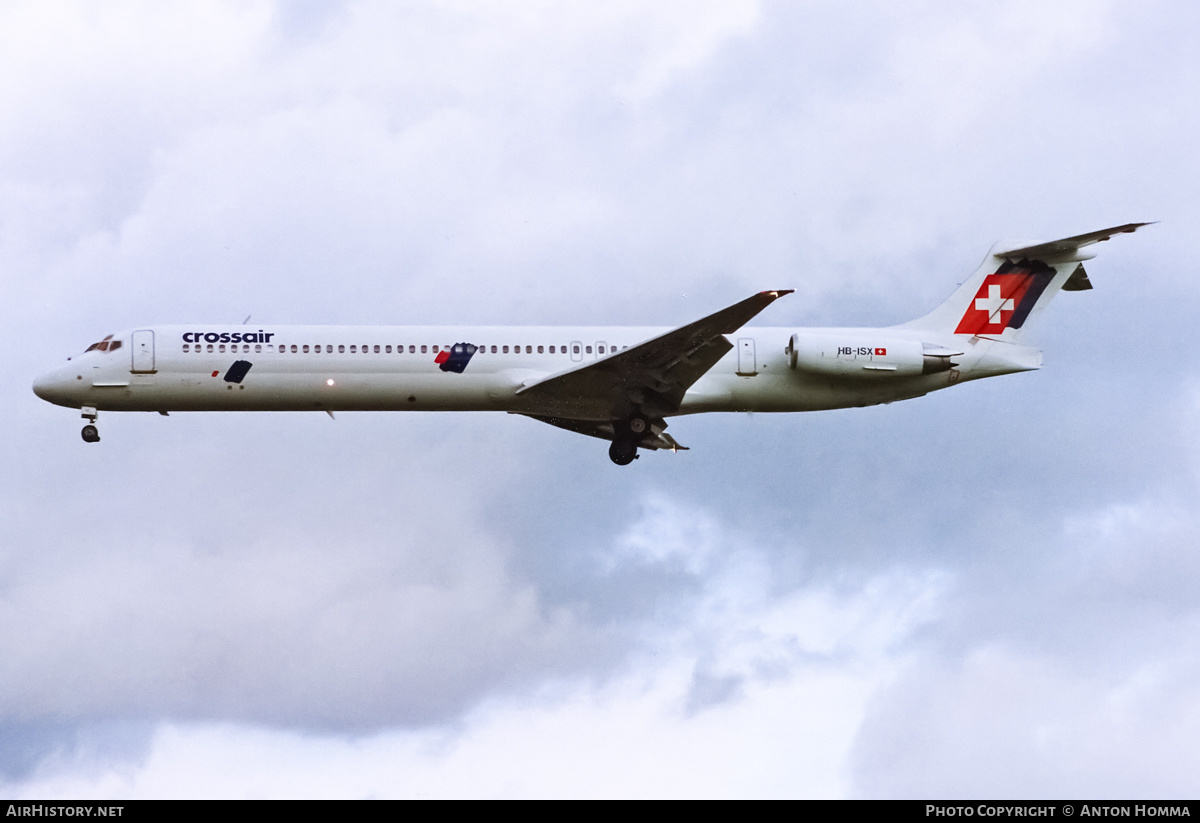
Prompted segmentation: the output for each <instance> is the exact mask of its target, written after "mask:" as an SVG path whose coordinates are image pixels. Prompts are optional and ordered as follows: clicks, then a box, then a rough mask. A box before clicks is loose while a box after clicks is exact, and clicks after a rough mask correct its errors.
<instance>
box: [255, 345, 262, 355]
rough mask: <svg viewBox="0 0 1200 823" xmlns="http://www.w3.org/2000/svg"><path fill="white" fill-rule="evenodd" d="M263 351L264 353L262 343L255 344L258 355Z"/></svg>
mask: <svg viewBox="0 0 1200 823" xmlns="http://www.w3.org/2000/svg"><path fill="white" fill-rule="evenodd" d="M261 351H262V343H255V344H254V353H255V354H258V353H259V352H261Z"/></svg>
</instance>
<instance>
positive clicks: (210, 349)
mask: <svg viewBox="0 0 1200 823" xmlns="http://www.w3.org/2000/svg"><path fill="white" fill-rule="evenodd" d="M208 350H209V352H210V353H211V352H212V343H209V344H208Z"/></svg>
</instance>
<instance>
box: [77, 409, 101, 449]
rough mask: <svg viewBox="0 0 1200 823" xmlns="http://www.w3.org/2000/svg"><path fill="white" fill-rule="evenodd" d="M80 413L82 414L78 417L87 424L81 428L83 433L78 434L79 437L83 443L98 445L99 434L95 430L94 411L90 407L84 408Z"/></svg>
mask: <svg viewBox="0 0 1200 823" xmlns="http://www.w3.org/2000/svg"><path fill="white" fill-rule="evenodd" d="M80 412H82V414H80V417H82V418H83V419H84V420H86V421H88V424H87V425H86V426H84V427H83V431H81V432H80V433H79V436H80V437H82V438H83V442H84V443H99V442H100V432H99V430H98V429H97V428H96V410H95V409H94V408H92V407H91V406H84V407H83V408H82V409H80Z"/></svg>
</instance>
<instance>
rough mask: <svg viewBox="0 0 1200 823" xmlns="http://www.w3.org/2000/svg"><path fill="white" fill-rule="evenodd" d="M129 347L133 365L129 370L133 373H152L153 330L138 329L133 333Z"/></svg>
mask: <svg viewBox="0 0 1200 823" xmlns="http://www.w3.org/2000/svg"><path fill="white" fill-rule="evenodd" d="M129 348H130V350H131V351H130V356H131V357H132V358H133V365H132V366H131V367H130V369H129V370H130V371H131V372H134V373H135V374H153V372H154V332H153V331H151V330H150V329H138V330H137V331H135V332H134V333H133V345H131V346H130V347H129Z"/></svg>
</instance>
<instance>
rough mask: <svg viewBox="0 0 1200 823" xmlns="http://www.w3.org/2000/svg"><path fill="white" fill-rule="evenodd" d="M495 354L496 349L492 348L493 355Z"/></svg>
mask: <svg viewBox="0 0 1200 823" xmlns="http://www.w3.org/2000/svg"><path fill="white" fill-rule="evenodd" d="M495 353H496V347H495V346H492V354H495Z"/></svg>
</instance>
